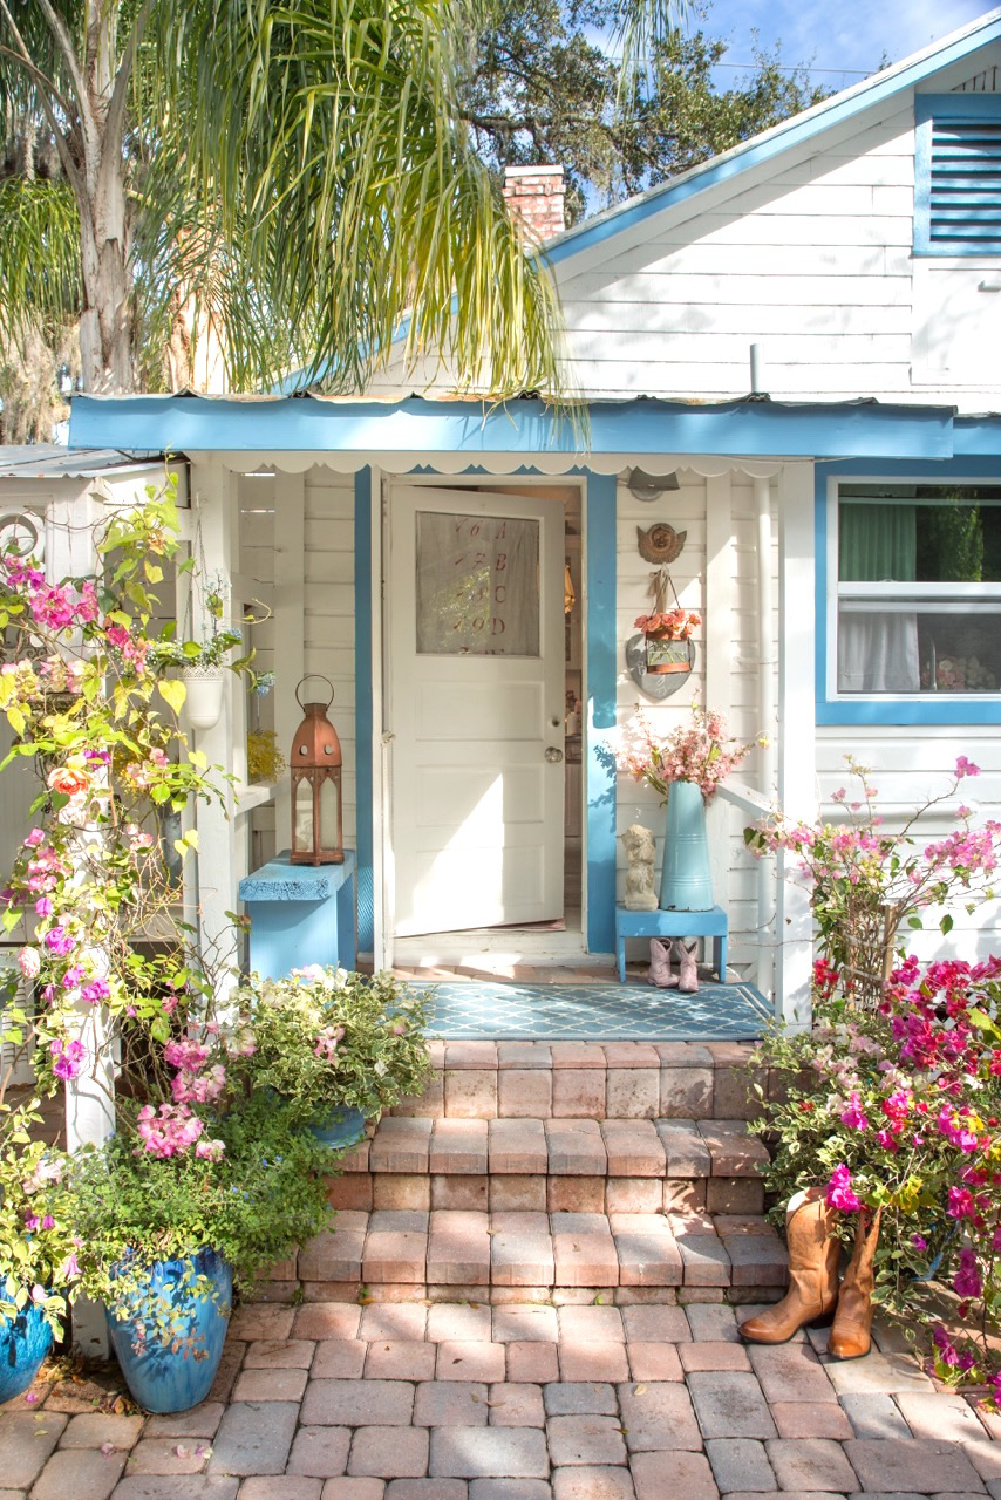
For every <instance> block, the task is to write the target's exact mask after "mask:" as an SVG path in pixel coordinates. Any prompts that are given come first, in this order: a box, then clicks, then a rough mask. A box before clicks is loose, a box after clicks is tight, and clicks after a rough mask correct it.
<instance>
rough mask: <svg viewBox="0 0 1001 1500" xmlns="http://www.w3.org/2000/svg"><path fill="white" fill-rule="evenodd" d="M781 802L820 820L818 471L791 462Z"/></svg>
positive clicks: (804, 995)
mask: <svg viewBox="0 0 1001 1500" xmlns="http://www.w3.org/2000/svg"><path fill="white" fill-rule="evenodd" d="M778 522H779V685H778V712H777V715H776V717H777V723H778V799H779V806H780V807H781V809H782V811H783V812H784V813H785V815H786V817H788V818H793V819H800V818H802V819H806V820H807V821H810V822H812V821H813V820H814V819H815V818H816V816H817V810H818V799H817V712H816V677H815V672H816V663H815V654H814V653H815V646H814V642H815V637H816V627H815V620H816V614H815V611H816V600H815V589H816V557H815V548H816V542H815V524H814V467H813V464H812V463H791V464H786V465H785V466H784V467H783V469H782V471H781V473H780V475H779V479H778ZM797 863H798V862H797V861H796V859H795V857H790V858H788V859H786V858H785V857H784V856H782V855H781V854H780V855H779V858H778V861H777V871H776V875H777V880H776V895H777V915H776V953H775V959H776V962H775V1004H776V1009H777V1011H778V1014H779V1015H780V1016H782V1018H783V1019H784V1020H785V1022H786V1024H787V1025H790V1026H797V1027H804V1026H806V1025H808V1024H809V1020H810V979H811V973H812V965H813V938H812V920H811V915H810V901H809V893H808V891H807V888H806V886H805V884H804V883H803V881H802V879H801V878H800V877H799V874H798V869H797Z"/></svg>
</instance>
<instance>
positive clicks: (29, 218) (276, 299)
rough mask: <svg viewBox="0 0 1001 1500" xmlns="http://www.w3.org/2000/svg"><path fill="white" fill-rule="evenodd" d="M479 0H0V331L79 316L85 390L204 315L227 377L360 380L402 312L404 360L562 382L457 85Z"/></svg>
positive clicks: (635, 5)
mask: <svg viewBox="0 0 1001 1500" xmlns="http://www.w3.org/2000/svg"><path fill="white" fill-rule="evenodd" d="M484 3H485V0H284V3H280V0H184V3H183V4H177V3H176V0H0V171H4V172H5V175H4V176H3V178H2V181H0V214H2V216H3V217H2V222H3V234H2V235H0V340H2V339H3V338H10V337H11V336H16V335H17V332H18V330H19V328H20V327H22V326H23V325H24V320H25V318H26V317H29V316H34V317H36V318H37V317H38V316H39V315H41V316H42V317H43V318H44V319H45V320H47V321H48V322H49V323H52V322H54V321H56V320H58V319H60V318H75V317H78V318H79V322H80V347H81V360H82V374H83V383H84V386H85V388H86V389H89V390H101V389H114V390H125V391H127V390H132V389H136V388H140V389H141V388H147V389H156V388H159V387H161V386H162V384H163V383H164V379H165V369H166V358H165V356H166V352H167V350H168V348H169V346H170V342H171V336H172V333H176V331H177V328H178V319H179V318H180V319H181V320H182V322H183V321H184V319H187V325H188V327H189V328H193V329H194V330H195V332H196V334H197V331H198V330H199V329H203V328H204V327H205V325H206V320H208V322H209V323H211V325H212V326H213V327H214V328H215V329H216V330H217V331H218V334H219V338H220V341H221V344H222V346H223V347H224V349H225V352H226V359H227V364H228V374H229V380H230V384H231V386H232V387H233V388H236V389H245V388H252V387H259V386H261V385H267V384H268V383H270V382H271V381H273V380H274V379H275V377H276V376H277V375H278V374H280V373H281V372H283V371H286V370H288V369H289V368H292V367H294V366H298V367H300V368H301V369H302V371H303V374H304V378H305V379H306V380H307V381H308V380H310V379H315V378H316V377H318V376H320V375H322V379H323V382H324V384H325V385H327V386H328V387H330V388H335V389H359V388H362V387H363V386H364V383H365V381H366V380H367V379H368V378H369V377H370V376H371V374H372V371H373V370H374V369H375V368H376V367H377V366H378V364H379V362H380V360H384V359H385V358H386V357H387V356H388V352H389V349H390V346H391V343H392V341H393V338H394V335H397V333H398V330H399V328H400V323H401V318H402V317H403V314H404V312H405V311H408V312H409V318H408V321H407V322H406V324H405V347H406V354H407V357H408V359H409V360H410V361H416V360H417V358H418V357H419V356H421V355H422V354H425V353H427V352H433V355H434V356H435V357H436V358H439V359H441V360H442V361H447V362H448V363H449V365H450V366H451V367H452V369H453V371H454V373H455V375H456V377H457V379H458V381H459V383H460V384H467V385H470V386H476V387H477V388H480V389H487V390H489V391H490V392H491V393H492V394H493V395H495V396H497V397H503V396H505V395H508V394H510V393H511V392H514V391H518V390H524V389H526V388H540V389H543V390H546V391H555V390H558V389H559V388H560V384H561V378H560V366H559V350H558V325H559V319H558V306H557V299H556V294H555V291H554V288H553V285H552V282H551V279H550V278H549V276H548V274H547V272H546V270H545V267H544V265H542V264H540V263H539V260H538V258H537V257H532V256H526V255H525V253H524V246H523V244H522V242H521V238H520V231H519V230H518V228H517V227H516V226H515V225H513V224H512V223H511V221H510V220H509V219H508V217H507V216H506V214H505V211H504V208H503V204H502V201H501V198H500V194H499V190H498V187H497V184H496V183H495V182H494V181H493V180H492V179H491V178H490V176H489V174H488V173H487V171H486V170H485V168H484V167H483V165H482V164H481V163H480V161H479V160H478V159H477V158H476V156H475V155H474V154H473V151H472V149H471V147H470V144H469V141H468V138H467V136H466V134H465V132H464V128H463V126H462V124H461V122H460V116H459V111H458V109H457V106H456V93H455V78H456V73H457V67H456V62H457V54H458V51H459V49H460V48H462V47H464V46H466V45H467V44H468V39H469V37H470V36H471V34H472V33H473V31H474V29H475V25H476V23H477V15H476V10H475V7H476V6H479V5H480V4H484ZM672 5H673V0H624V8H623V17H624V21H626V22H627V23H632V22H635V21H637V20H639V22H640V23H641V24H640V26H639V31H638V33H637V34H638V35H640V36H641V37H642V36H644V35H646V34H647V31H648V29H649V25H650V22H651V19H652V21H653V25H654V30H656V27H657V25H658V24H659V23H660V20H662V19H663V17H664V16H666V15H668V14H669V13H670V12H671V10H672ZM626 29H627V30H628V25H627V28H626ZM39 157H41V158H43V159H44V161H45V162H46V163H47V170H46V171H45V172H44V173H39V172H38V171H37V170H35V164H36V161H37V159H38V158H39ZM5 162H6V163H7V166H6V168H4V163H5ZM181 363H182V364H183V360H182V361H181Z"/></svg>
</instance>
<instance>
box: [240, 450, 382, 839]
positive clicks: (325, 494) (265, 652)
mask: <svg viewBox="0 0 1001 1500" xmlns="http://www.w3.org/2000/svg"><path fill="white" fill-rule="evenodd" d="M282 545H283V533H282V525H281V516H280V515H279V514H278V513H277V511H276V509H275V482H274V480H273V479H268V478H258V479H251V478H247V477H244V478H243V479H241V481H240V577H241V584H242V586H243V593H244V595H245V596H247V597H246V598H245V599H244V600H243V601H241V602H243V603H247V602H249V598H250V595H251V591H252V588H253V587H254V586H259V587H260V590H261V593H262V595H263V596H264V597H265V598H266V599H267V598H268V597H269V596H270V592H271V588H272V584H273V581H274V549H275V548H276V547H281V546H282ZM302 577H303V598H304V646H305V669H306V671H307V672H318V673H321V674H322V675H323V676H324V677H328V678H329V679H330V681H331V682H332V684H333V687H334V702H333V706H332V707H331V709H330V719H331V722H332V723H333V725H334V727H335V728H336V730H337V734H338V738H339V739H340V742H341V749H342V752H343V756H344V770H343V776H342V782H341V786H342V792H343V798H344V842H345V845H346V846H347V847H349V848H354V844H355V828H356V817H355V806H356V791H355V788H356V776H355V707H354V704H355V689H354V639H355V635H354V478H353V476H352V475H350V474H335V473H334V472H333V471H332V470H330V469H327V468H319V467H317V468H313V469H310V470H309V472H308V473H307V474H306V477H305V538H304V548H303V558H302ZM248 639H249V641H250V643H251V644H252V645H253V646H255V647H256V648H257V657H256V659H255V662H254V667H255V669H256V670H257V671H260V672H266V671H274V672H276V673H277V682H276V684H275V688H274V692H273V694H272V696H271V697H269V698H265V699H262V700H260V701H259V703H258V704H257V705H256V706H255V705H253V704H252V705H251V707H250V712H249V713H248V723H250V724H251V725H252V715H253V714H254V712H255V708H256V711H257V712H258V714H259V725H260V727H261V728H262V729H270V728H272V726H273V724H274V722H275V717H274V713H275V701H276V695H284V697H285V698H288V699H292V698H293V696H294V694H295V689H296V685H297V684H296V683H295V682H293V681H291V680H290V679H289V678H288V675H287V673H286V674H284V675H283V670H282V663H281V661H280V660H277V659H276V658H275V652H274V622H273V621H267V622H266V623H265V624H264V625H258V626H254V627H252V628H251V629H250V631H249V632H248ZM308 687H309V690H310V691H312V690H313V689H314V688H315V689H317V690H318V691H322V684H320V683H316V682H312V683H310V684H308ZM296 713H297V715H298V710H296ZM280 748H281V750H282V752H283V753H284V754H285V756H286V758H287V756H288V750H289V746H288V745H284V744H283V745H281V746H280ZM287 777H288V772H286V773H285V779H286V780H287ZM251 827H252V829H253V834H254V837H255V840H256V848H257V855H258V858H257V859H256V860H255V863H259V862H263V861H264V860H266V859H268V858H269V857H270V856H271V855H272V854H273V853H274V852H276V850H279V849H283V848H287V847H288V843H289V830H288V829H287V828H286V827H285V826H284V820H283V821H282V826H281V827H276V813H275V806H274V804H271V805H269V806H267V807H262V808H257V809H256V810H255V811H254V813H253V815H252V823H251Z"/></svg>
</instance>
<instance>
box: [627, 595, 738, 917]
mask: <svg viewBox="0 0 1001 1500" xmlns="http://www.w3.org/2000/svg"><path fill="white" fill-rule="evenodd" d="M673 613H677V611H673ZM640 618H641V619H642V618H645V617H644V616H641V617H640ZM638 623H639V621H637V624H638ZM637 728H638V743H637V744H636V745H635V746H634V747H633V748H631V749H629V750H627V751H625V752H624V753H623V754H622V756H621V757H620V760H619V764H620V766H621V768H622V769H623V770H625V771H628V772H629V774H630V775H631V776H632V777H633V778H634V780H636V781H645V782H646V783H647V785H648V786H652V787H653V789H654V791H655V792H658V793H659V795H660V797H661V798H662V800H663V801H664V802H666V803H667V837H666V842H665V845H664V862H663V865H662V866H661V882H660V905H661V906H662V907H664V908H665V909H666V910H677V911H708V910H709V908H710V907H711V906H712V904H713V897H712V876H711V872H710V868H709V844H708V838H707V834H706V822H705V805H706V803H707V802H709V801H710V800H711V799H712V797H714V796H715V794H716V791H717V789H718V787H719V786H720V784H721V783H722V782H723V781H725V780H726V778H727V776H729V774H730V772H731V771H733V770H735V769H736V767H737V766H739V765H740V763H741V761H742V760H743V759H744V757H745V756H746V755H747V754H749V752H750V751H751V750H753V749H754V746H755V745H756V744H757V743H758V741H756V740H751V741H748V742H747V743H746V744H745V743H742V742H740V741H738V740H735V739H733V738H731V737H730V736H729V735H728V734H727V733H726V724H725V721H724V719H723V716H722V715H721V714H718V713H715V712H713V711H712V710H711V709H704V708H703V707H702V705H701V704H700V703H697V702H696V703H693V704H692V722H691V724H689V725H687V726H684V727H681V726H679V728H677V729H675V730H674V731H673V732H672V733H671V734H669V735H668V736H667V737H666V738H665V739H662V740H661V739H658V738H657V737H656V736H655V735H654V733H653V731H652V730H651V728H650V725H649V724H648V723H647V721H646V719H645V718H644V717H643V716H642V715H640V716H639V718H638V721H637Z"/></svg>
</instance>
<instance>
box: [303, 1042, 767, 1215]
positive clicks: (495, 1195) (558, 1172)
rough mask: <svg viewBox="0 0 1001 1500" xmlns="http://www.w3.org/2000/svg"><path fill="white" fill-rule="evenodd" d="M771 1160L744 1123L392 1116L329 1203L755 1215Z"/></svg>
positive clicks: (345, 1172) (345, 1170) (359, 1152)
mask: <svg viewBox="0 0 1001 1500" xmlns="http://www.w3.org/2000/svg"><path fill="white" fill-rule="evenodd" d="M526 1045H527V1044H526ZM592 1071H593V1070H592ZM640 1072H642V1070H641V1069H634V1070H633V1071H632V1073H630V1075H629V1076H630V1077H636V1076H638V1075H639V1073H640ZM767 1161H768V1153H767V1151H766V1150H765V1147H764V1146H763V1145H762V1143H761V1141H760V1140H758V1139H757V1137H755V1136H752V1135H749V1134H748V1131H747V1123H746V1121H744V1120H741V1119H711V1120H709V1119H706V1120H697V1119H684V1118H672V1119H666V1118H663V1117H659V1116H658V1117H654V1118H651V1119H601V1120H597V1119H587V1118H583V1117H576V1116H567V1117H564V1118H555V1117H550V1118H548V1119H538V1118H535V1117H533V1116H526V1117H523V1118H516V1119H512V1118H507V1119H491V1120H484V1119H464V1118H454V1117H449V1118H445V1117H442V1118H436V1119H431V1118H424V1117H420V1118H410V1117H399V1116H391V1117H390V1118H388V1119H384V1120H382V1121H381V1122H380V1123H379V1125H378V1127H377V1128H376V1130H375V1132H374V1134H373V1136H372V1138H371V1139H370V1140H366V1141H363V1142H362V1143H361V1144H360V1145H359V1146H358V1147H356V1148H355V1149H354V1150H353V1151H352V1152H351V1153H350V1154H349V1155H348V1156H347V1157H346V1158H345V1159H344V1162H343V1164H342V1173H341V1175H340V1176H339V1177H337V1178H334V1179H332V1182H331V1189H330V1194H331V1203H332V1204H333V1205H334V1207H335V1208H342V1209H349V1210H352V1209H353V1210H361V1211H363V1212H373V1211H374V1212H379V1211H390V1212H408V1211H417V1212H422V1213H430V1212H435V1211H438V1210H452V1211H455V1212H463V1211H465V1212H474V1213H475V1212H480V1213H485V1212H509V1211H512V1210H519V1209H520V1210H524V1211H533V1212H544V1213H561V1212H584V1213H657V1212H660V1211H662V1210H663V1211H677V1210H686V1211H688V1212H695V1211H707V1212H709V1213H714V1214H759V1213H760V1212H761V1211H762V1207H763V1203H764V1190H763V1186H762V1181H761V1173H762V1170H763V1168H764V1167H765V1166H766V1164H767Z"/></svg>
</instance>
